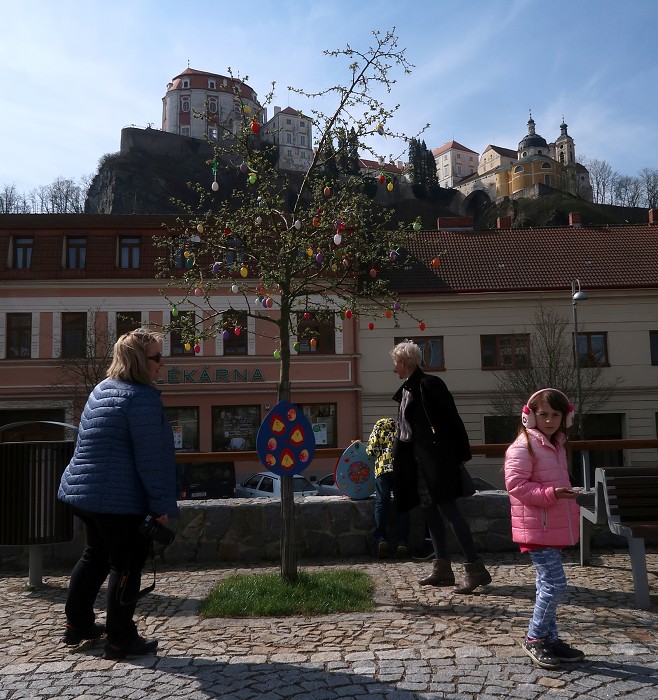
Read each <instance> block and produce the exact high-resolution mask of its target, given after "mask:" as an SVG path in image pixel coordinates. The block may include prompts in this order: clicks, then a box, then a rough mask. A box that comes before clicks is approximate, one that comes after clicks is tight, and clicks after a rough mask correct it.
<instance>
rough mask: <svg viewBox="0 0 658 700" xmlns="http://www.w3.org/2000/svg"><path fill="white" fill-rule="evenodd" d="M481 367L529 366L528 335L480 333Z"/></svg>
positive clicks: (506, 367) (509, 367)
mask: <svg viewBox="0 0 658 700" xmlns="http://www.w3.org/2000/svg"><path fill="white" fill-rule="evenodd" d="M480 349H481V355H482V369H518V368H519V367H529V366H530V336H529V335H528V334H527V333H520V334H518V335H481V336H480Z"/></svg>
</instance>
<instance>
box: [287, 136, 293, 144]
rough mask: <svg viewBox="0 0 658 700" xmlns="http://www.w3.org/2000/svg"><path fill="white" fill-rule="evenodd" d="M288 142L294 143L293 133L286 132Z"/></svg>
mask: <svg viewBox="0 0 658 700" xmlns="http://www.w3.org/2000/svg"><path fill="white" fill-rule="evenodd" d="M286 143H292V134H286Z"/></svg>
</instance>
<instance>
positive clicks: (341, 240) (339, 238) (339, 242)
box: [334, 233, 343, 245]
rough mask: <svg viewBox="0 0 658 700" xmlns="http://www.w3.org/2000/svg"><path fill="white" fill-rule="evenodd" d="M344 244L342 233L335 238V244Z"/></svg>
mask: <svg viewBox="0 0 658 700" xmlns="http://www.w3.org/2000/svg"><path fill="white" fill-rule="evenodd" d="M342 242H343V237H342V236H341V235H340V233H337V234H336V235H335V236H334V243H335V244H336V245H340V244H341V243H342Z"/></svg>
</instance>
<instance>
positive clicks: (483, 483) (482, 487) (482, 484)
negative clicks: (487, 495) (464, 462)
mask: <svg viewBox="0 0 658 700" xmlns="http://www.w3.org/2000/svg"><path fill="white" fill-rule="evenodd" d="M471 478H472V479H473V486H475V490H476V491H499V490H500V489H499V488H498V487H497V486H494V485H493V484H492V483H491V482H490V481H487V480H486V479H483V478H482V477H479V476H472V477H471Z"/></svg>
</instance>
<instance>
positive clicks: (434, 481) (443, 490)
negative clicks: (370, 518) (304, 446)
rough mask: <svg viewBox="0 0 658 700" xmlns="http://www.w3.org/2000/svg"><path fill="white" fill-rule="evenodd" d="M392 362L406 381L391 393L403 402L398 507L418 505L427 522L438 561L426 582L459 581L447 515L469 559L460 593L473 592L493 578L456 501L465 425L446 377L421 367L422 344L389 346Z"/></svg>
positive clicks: (465, 455) (466, 448) (465, 450)
mask: <svg viewBox="0 0 658 700" xmlns="http://www.w3.org/2000/svg"><path fill="white" fill-rule="evenodd" d="M391 358H392V359H393V368H394V370H395V372H396V373H397V375H398V376H399V377H400V379H402V380H404V383H403V384H402V386H401V387H400V388H399V389H398V391H397V392H396V394H395V395H394V396H393V400H394V401H396V402H397V403H399V404H400V411H399V417H398V437H397V440H396V445H395V457H394V461H393V478H394V493H395V501H396V506H397V508H398V509H399V511H406V510H410V509H411V508H413V507H414V506H417V505H419V506H420V507H421V510H422V512H423V515H424V516H425V519H426V522H427V529H428V530H429V533H430V538H431V540H432V546H433V547H434V557H435V559H434V564H433V567H432V573H431V574H430V575H429V576H428V577H427V578H424V579H421V580H420V583H421V584H423V585H433V586H451V585H453V584H454V583H455V575H454V573H453V571H452V566H451V563H450V557H449V554H448V548H447V544H446V532H445V525H444V522H443V518H445V519H446V520H447V521H448V522H449V523H450V526H451V527H452V530H453V532H454V533H455V537H456V538H457V541H458V542H459V545H460V547H461V549H462V551H463V553H464V557H465V559H466V564H465V565H464V569H465V580H464V583H463V585H461V586H458V587H456V588H455V592H457V593H471V592H472V591H473V590H474V589H475V588H477V587H478V586H481V585H485V584H487V583H491V576H490V575H489V572H488V571H487V570H486V569H485V567H484V563H483V562H482V560H481V559H480V558H479V556H478V555H477V552H476V549H475V542H474V541H473V536H472V535H471V531H470V529H469V527H468V523H467V522H466V520H465V519H464V517H463V516H462V514H461V513H460V511H459V509H458V507H457V498H459V497H460V496H463V495H464V494H463V493H462V487H461V477H460V468H461V465H462V464H463V463H464V462H467V461H468V460H469V459H471V449H470V445H469V442H468V435H467V433H466V428H465V427H464V423H463V422H462V419H461V417H460V416H459V413H458V412H457V407H456V406H455V401H454V399H453V397H452V394H451V393H450V391H449V390H448V387H447V386H446V385H445V383H444V382H443V381H442V380H441V379H439V378H438V377H435V376H433V375H430V374H425V372H423V370H422V369H421V368H420V365H421V362H422V354H421V350H420V348H419V347H418V345H416V344H415V343H414V342H412V341H405V342H402V343H399V344H398V345H396V346H395V347H394V348H393V350H392V351H391Z"/></svg>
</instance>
